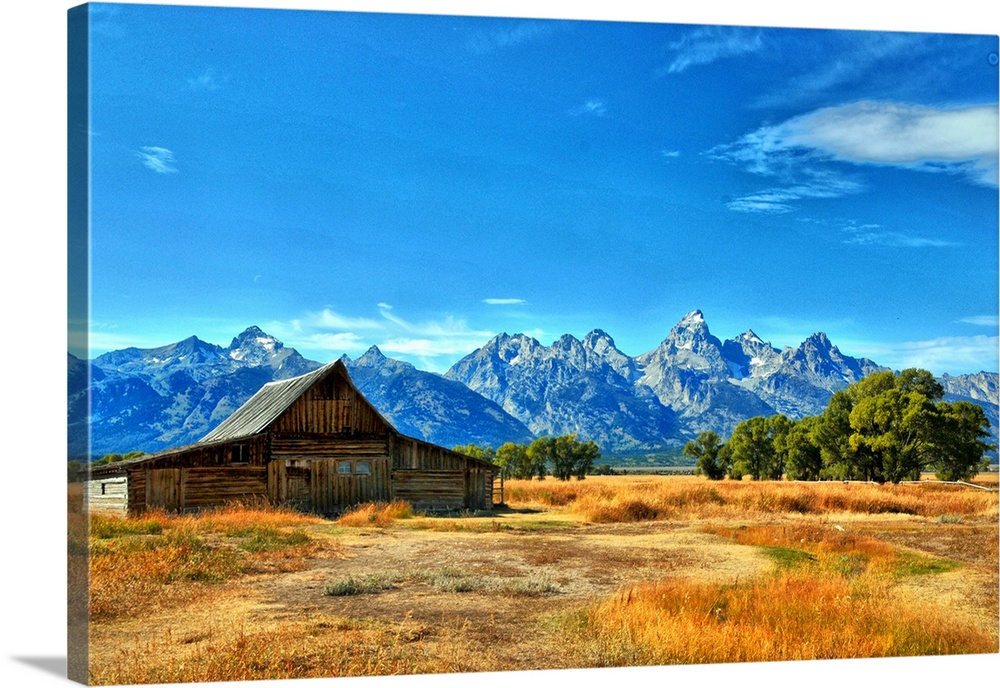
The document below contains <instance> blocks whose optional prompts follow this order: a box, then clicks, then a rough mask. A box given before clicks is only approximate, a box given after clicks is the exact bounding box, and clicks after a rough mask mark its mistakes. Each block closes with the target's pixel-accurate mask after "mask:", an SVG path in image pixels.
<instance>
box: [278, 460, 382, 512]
mask: <svg viewBox="0 0 1000 688" xmlns="http://www.w3.org/2000/svg"><path fill="white" fill-rule="evenodd" d="M267 487H268V498H269V499H270V500H271V501H272V502H273V503H275V504H281V505H283V506H287V507H289V508H292V509H298V510H300V511H309V512H313V513H318V514H336V513H340V512H342V511H344V510H345V509H346V508H347V507H349V506H351V505H354V504H361V503H363V502H386V501H389V499H390V498H391V490H390V469H389V458H388V457H386V456H367V457H362V458H358V457H356V456H355V457H351V456H346V455H345V456H315V455H314V456H303V457H300V458H286V459H279V460H275V461H272V462H271V463H270V464H269V465H268V469H267Z"/></svg>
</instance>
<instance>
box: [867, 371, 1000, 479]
mask: <svg viewBox="0 0 1000 688" xmlns="http://www.w3.org/2000/svg"><path fill="white" fill-rule="evenodd" d="M847 392H848V394H849V395H850V396H851V398H852V400H853V402H854V405H853V408H852V409H851V411H850V415H849V420H850V435H849V437H848V443H849V445H850V448H851V452H852V457H851V459H852V462H853V464H854V466H855V469H856V470H857V471H858V472H859V473H861V475H862V476H863V477H864V478H865V479H867V480H874V481H876V482H892V483H898V482H900V481H901V480H905V479H908V478H909V479H913V478H918V477H919V476H920V472H921V471H923V470H926V469H928V468H934V469H935V470H936V472H937V473H938V475H939V477H940V476H966V477H971V476H972V475H975V474H976V473H977V472H979V470H980V469H981V467H982V465H983V459H984V456H983V455H984V454H985V453H986V452H987V451H989V450H990V449H992V448H993V447H992V445H990V444H987V443H986V442H984V441H983V438H985V437H987V436H988V434H989V427H990V424H989V421H988V420H987V418H986V414H985V413H984V412H983V410H982V408H980V407H978V406H976V405H975V404H970V403H968V402H958V403H955V404H949V403H947V402H944V401H942V398H943V397H944V388H943V387H942V386H941V384H940V383H939V382H938V381H937V380H936V379H935V378H934V376H933V375H932V374H931V373H930V372H928V371H926V370H923V369H920V368H908V369H906V370H904V371H903V372H901V373H900V374H899V375H893V374H892V373H890V372H881V373H875V374H873V375H869V376H868V377H866V378H864V379H862V380H860V381H858V382H856V383H855V384H853V385H851V386H850V387H848V388H847ZM955 479H958V478H955Z"/></svg>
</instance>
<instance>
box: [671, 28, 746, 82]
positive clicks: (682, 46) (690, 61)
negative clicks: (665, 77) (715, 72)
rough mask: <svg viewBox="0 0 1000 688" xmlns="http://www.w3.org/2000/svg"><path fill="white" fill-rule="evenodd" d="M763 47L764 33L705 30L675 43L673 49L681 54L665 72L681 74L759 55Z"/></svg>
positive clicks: (733, 29)
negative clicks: (752, 53) (751, 54)
mask: <svg viewBox="0 0 1000 688" xmlns="http://www.w3.org/2000/svg"><path fill="white" fill-rule="evenodd" d="M761 47H763V40H762V39H761V33H760V31H758V30H754V29H745V28H742V27H725V26H704V27H701V28H698V29H695V30H694V31H692V32H691V33H689V34H687V35H685V36H684V37H683V38H681V39H680V40H679V41H675V42H674V43H671V44H670V46H669V48H670V50H673V51H674V52H676V53H677V54H676V55H675V56H674V59H673V61H672V62H671V63H670V65H668V66H667V67H666V69H664V70H663V73H665V74H677V73H680V72H683V71H684V70H686V69H688V68H689V67H694V66H697V65H705V64H710V63H712V62H715V61H717V60H721V59H724V58H727V57H735V56H737V55H744V54H746V53H751V52H755V51H757V50H760V49H761Z"/></svg>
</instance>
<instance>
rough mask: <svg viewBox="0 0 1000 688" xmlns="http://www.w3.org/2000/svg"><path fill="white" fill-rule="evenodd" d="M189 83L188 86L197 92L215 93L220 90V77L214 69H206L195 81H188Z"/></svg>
mask: <svg viewBox="0 0 1000 688" xmlns="http://www.w3.org/2000/svg"><path fill="white" fill-rule="evenodd" d="M187 82H188V86H189V87H191V89H193V90H196V91H199V90H202V91H215V90H217V89H218V88H219V77H218V76H216V73H215V70H214V69H212V68H209V69H206V70H205V71H204V72H202V73H201V74H199V75H198V76H196V77H194V78H193V79H188V80H187Z"/></svg>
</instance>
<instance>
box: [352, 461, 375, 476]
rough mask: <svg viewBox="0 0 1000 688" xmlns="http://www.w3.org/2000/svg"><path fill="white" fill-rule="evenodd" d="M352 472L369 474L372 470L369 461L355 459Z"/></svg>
mask: <svg viewBox="0 0 1000 688" xmlns="http://www.w3.org/2000/svg"><path fill="white" fill-rule="evenodd" d="M354 472H355V473H357V474H358V475H369V474H370V473H371V472H372V464H371V461H357V462H355V464H354Z"/></svg>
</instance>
